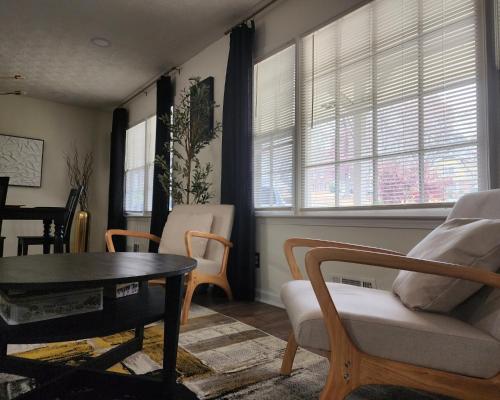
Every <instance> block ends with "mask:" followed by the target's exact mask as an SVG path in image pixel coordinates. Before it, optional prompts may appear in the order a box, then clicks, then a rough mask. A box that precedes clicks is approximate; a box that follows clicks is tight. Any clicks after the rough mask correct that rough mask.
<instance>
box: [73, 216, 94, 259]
mask: <svg viewBox="0 0 500 400" xmlns="http://www.w3.org/2000/svg"><path fill="white" fill-rule="evenodd" d="M89 230H90V213H89V212H88V211H80V212H79V213H78V214H77V215H76V229H75V234H76V239H75V246H74V252H75V253H84V252H86V251H88V248H89Z"/></svg>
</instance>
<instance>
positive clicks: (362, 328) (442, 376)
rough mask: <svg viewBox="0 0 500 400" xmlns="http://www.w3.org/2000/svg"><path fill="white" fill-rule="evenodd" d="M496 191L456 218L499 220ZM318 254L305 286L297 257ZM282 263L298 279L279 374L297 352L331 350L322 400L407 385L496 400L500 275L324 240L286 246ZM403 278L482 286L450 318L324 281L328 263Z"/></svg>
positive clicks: (470, 198) (475, 198)
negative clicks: (365, 388)
mask: <svg viewBox="0 0 500 400" xmlns="http://www.w3.org/2000/svg"><path fill="white" fill-rule="evenodd" d="M499 199H500V190H493V191H488V192H482V193H474V194H470V195H466V196H464V197H462V198H461V199H460V200H459V201H458V202H457V204H456V205H455V207H454V208H453V210H452V211H451V213H450V215H449V217H448V218H449V219H452V218H487V219H496V218H498V217H499V216H500V201H499ZM296 247H308V248H312V249H311V250H309V251H308V252H307V253H306V256H305V266H306V270H307V274H308V276H309V278H310V282H309V281H307V280H303V277H302V274H301V272H300V269H299V266H298V264H297V261H296V259H295V256H294V254H293V249H294V248H296ZM285 255H286V258H287V261H288V263H289V266H290V270H291V273H292V276H293V278H294V279H295V280H292V281H290V282H287V283H286V284H285V285H284V286H283V288H282V291H281V297H282V300H283V303H284V304H285V306H286V309H287V312H288V315H289V317H290V321H291V323H292V327H293V332H292V333H291V334H290V337H289V341H288V345H287V349H286V351H285V355H284V359H283V363H282V367H281V372H282V374H289V373H290V372H291V370H292V365H293V359H294V357H295V353H296V350H297V347H298V346H299V345H300V346H303V347H310V348H315V349H320V350H324V351H328V352H329V354H330V356H329V359H330V368H329V372H328V377H327V381H326V384H325V387H324V389H323V391H322V393H321V399H333V400H340V399H344V398H345V397H346V396H347V395H348V394H349V393H350V392H352V391H353V390H355V389H356V388H357V387H359V386H362V385H370V384H381V385H397V386H406V387H411V388H415V389H421V390H426V391H431V392H435V393H438V394H442V395H446V396H452V397H456V398H460V399H470V400H472V399H474V400H476V399H500V290H499V289H500V275H499V274H497V273H494V272H489V271H486V270H483V269H478V268H471V267H467V266H462V265H457V264H451V263H444V262H438V261H428V260H421V259H416V258H411V257H408V256H406V255H403V254H400V253H397V252H394V251H391V250H385V249H379V248H373V247H366V246H360V245H352V244H348V243H339V242H334V241H327V240H314V239H300V238H293V239H289V240H287V241H286V243H285ZM332 261H333V262H344V263H345V262H347V263H353V264H362V265H366V266H375V267H383V268H390V269H398V270H407V271H415V272H421V273H425V274H433V275H438V276H446V277H452V278H456V279H462V280H467V281H471V282H477V283H480V284H484V285H486V286H485V287H483V288H482V289H481V290H479V292H477V293H476V294H474V295H472V297H470V298H469V299H468V300H466V301H465V302H464V303H462V304H460V305H459V306H457V307H455V309H453V311H452V312H451V313H449V314H445V313H437V312H426V311H416V310H412V309H410V308H407V307H405V306H404V305H403V303H402V302H401V301H400V299H399V297H397V296H396V295H394V294H393V293H391V292H388V291H383V290H377V289H367V288H360V287H356V286H351V285H342V284H338V283H332V282H325V280H324V278H323V275H322V273H321V266H322V264H323V263H325V262H332Z"/></svg>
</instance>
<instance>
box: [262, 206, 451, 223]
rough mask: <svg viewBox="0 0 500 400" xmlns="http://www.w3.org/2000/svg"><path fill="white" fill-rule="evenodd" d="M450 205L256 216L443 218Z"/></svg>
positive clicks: (277, 211)
mask: <svg viewBox="0 0 500 400" xmlns="http://www.w3.org/2000/svg"><path fill="white" fill-rule="evenodd" d="M450 210H451V207H439V208H404V209H402V208H393V209H368V210H359V209H358V210H347V209H346V210H301V211H298V212H297V213H294V212H293V211H292V210H276V211H272V210H265V211H264V210H262V211H259V210H257V211H256V212H255V215H256V217H258V218H361V219H437V220H441V219H445V218H446V217H447V216H448V214H449V212H450Z"/></svg>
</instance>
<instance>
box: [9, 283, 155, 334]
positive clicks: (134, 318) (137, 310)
mask: <svg viewBox="0 0 500 400" xmlns="http://www.w3.org/2000/svg"><path fill="white" fill-rule="evenodd" d="M164 312H165V289H164V288H163V287H161V286H151V287H148V286H145V287H144V288H141V291H140V292H139V293H138V294H135V295H131V296H126V297H122V298H120V299H108V298H104V304H103V310H102V311H95V312H90V313H85V314H79V315H72V316H68V317H62V318H55V319H50V320H46V321H39V322H31V323H27V324H22V325H7V323H6V322H5V321H4V320H3V319H2V318H0V335H1V337H2V338H3V340H4V341H5V342H7V343H11V344H29V343H49V342H60V341H69V340H78V339H85V338H92V337H97V336H106V335H111V334H113V333H116V332H120V331H125V330H128V329H133V328H135V327H137V326H143V325H147V324H150V323H152V322H155V321H158V320H160V319H162V318H163V316H164Z"/></svg>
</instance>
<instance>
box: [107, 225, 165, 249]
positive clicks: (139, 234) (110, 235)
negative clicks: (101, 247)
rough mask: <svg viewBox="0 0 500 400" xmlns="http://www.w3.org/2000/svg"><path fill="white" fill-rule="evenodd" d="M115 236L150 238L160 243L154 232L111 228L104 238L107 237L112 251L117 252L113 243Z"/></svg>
mask: <svg viewBox="0 0 500 400" xmlns="http://www.w3.org/2000/svg"><path fill="white" fill-rule="evenodd" d="M113 236H131V237H136V238H142V239H149V240H152V241H153V242H156V243H160V238H159V237H158V236H156V235H153V234H152V233H148V232H138V231H129V230H125V229H109V230H108V231H106V233H105V235H104V238H105V239H106V246H107V248H108V251H109V252H110V253H114V252H115V246H114V244H113Z"/></svg>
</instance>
